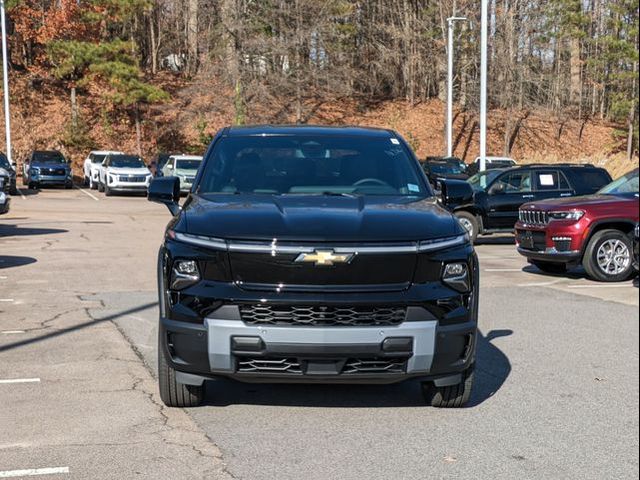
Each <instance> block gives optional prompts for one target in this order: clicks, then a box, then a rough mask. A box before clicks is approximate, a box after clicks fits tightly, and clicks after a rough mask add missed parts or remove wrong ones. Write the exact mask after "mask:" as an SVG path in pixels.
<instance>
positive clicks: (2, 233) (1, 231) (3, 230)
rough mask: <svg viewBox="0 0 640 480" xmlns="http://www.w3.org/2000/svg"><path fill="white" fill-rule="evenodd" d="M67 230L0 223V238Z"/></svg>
mask: <svg viewBox="0 0 640 480" xmlns="http://www.w3.org/2000/svg"><path fill="white" fill-rule="evenodd" d="M68 231H69V230H65V229H63V228H35V227H21V226H19V225H8V224H0V239H3V238H7V237H27V236H31V235H52V234H56V233H66V232H68Z"/></svg>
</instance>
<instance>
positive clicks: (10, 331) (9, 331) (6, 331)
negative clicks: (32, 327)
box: [0, 330, 27, 335]
mask: <svg viewBox="0 0 640 480" xmlns="http://www.w3.org/2000/svg"><path fill="white" fill-rule="evenodd" d="M21 333H27V332H26V331H25V330H3V331H0V335H19V334H21Z"/></svg>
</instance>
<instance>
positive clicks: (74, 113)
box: [71, 85, 78, 131]
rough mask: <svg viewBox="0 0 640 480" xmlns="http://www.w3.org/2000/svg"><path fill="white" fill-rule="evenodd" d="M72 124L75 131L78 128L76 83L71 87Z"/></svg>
mask: <svg viewBox="0 0 640 480" xmlns="http://www.w3.org/2000/svg"><path fill="white" fill-rule="evenodd" d="M71 126H72V127H73V129H74V131H75V129H76V128H78V99H77V97H76V86H75V85H74V86H72V87H71Z"/></svg>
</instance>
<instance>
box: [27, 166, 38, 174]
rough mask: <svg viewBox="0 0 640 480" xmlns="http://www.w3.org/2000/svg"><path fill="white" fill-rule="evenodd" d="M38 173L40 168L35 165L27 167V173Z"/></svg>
mask: <svg viewBox="0 0 640 480" xmlns="http://www.w3.org/2000/svg"><path fill="white" fill-rule="evenodd" d="M39 173H40V169H39V168H37V167H31V168H30V169H29V175H38V174H39Z"/></svg>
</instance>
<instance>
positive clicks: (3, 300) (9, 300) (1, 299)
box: [0, 298, 15, 303]
mask: <svg viewBox="0 0 640 480" xmlns="http://www.w3.org/2000/svg"><path fill="white" fill-rule="evenodd" d="M0 302H4V303H9V302H15V300H14V299H13V298H0Z"/></svg>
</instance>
